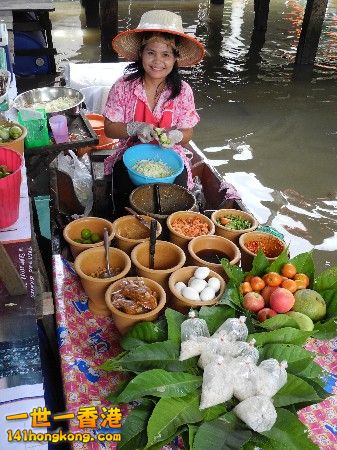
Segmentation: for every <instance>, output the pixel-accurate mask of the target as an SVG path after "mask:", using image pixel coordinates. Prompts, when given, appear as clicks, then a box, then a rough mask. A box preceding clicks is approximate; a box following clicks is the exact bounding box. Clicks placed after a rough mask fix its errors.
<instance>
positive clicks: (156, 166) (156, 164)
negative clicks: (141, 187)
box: [132, 159, 174, 178]
mask: <svg viewBox="0 0 337 450" xmlns="http://www.w3.org/2000/svg"><path fill="white" fill-rule="evenodd" d="M132 170H134V171H135V172H138V173H140V174H141V175H144V176H146V177H150V178H165V177H169V176H171V175H172V174H173V173H174V171H173V170H172V169H171V168H170V167H169V166H168V165H167V164H165V163H164V162H163V161H154V160H150V159H141V160H140V161H137V163H136V164H135V165H134V166H133V167H132Z"/></svg>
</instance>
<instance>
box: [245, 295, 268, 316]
mask: <svg viewBox="0 0 337 450" xmlns="http://www.w3.org/2000/svg"><path fill="white" fill-rule="evenodd" d="M242 305H243V307H244V308H245V309H247V310H248V311H252V312H257V311H260V309H262V308H263V307H264V300H263V297H262V295H261V294H259V293H258V292H247V294H245V295H244V297H243V303H242Z"/></svg>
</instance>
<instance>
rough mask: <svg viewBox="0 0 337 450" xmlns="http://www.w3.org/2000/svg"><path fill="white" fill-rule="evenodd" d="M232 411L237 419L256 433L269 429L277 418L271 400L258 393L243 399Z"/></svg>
mask: <svg viewBox="0 0 337 450" xmlns="http://www.w3.org/2000/svg"><path fill="white" fill-rule="evenodd" d="M233 411H234V413H235V414H236V415H237V416H238V417H239V419H241V420H242V421H243V422H245V423H246V424H247V425H248V426H249V427H250V428H251V429H252V430H254V431H257V432H258V433H263V432H264V431H269V430H270V429H271V428H272V427H273V425H274V423H275V422H276V419H277V414H276V410H275V408H274V405H273V404H272V402H271V400H270V399H269V398H268V397H263V396H260V395H257V396H254V397H249V398H247V399H246V400H243V402H241V403H239V404H238V405H237V406H236V407H235V408H234V409H233Z"/></svg>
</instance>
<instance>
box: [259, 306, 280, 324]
mask: <svg viewBox="0 0 337 450" xmlns="http://www.w3.org/2000/svg"><path fill="white" fill-rule="evenodd" d="M274 316H277V312H276V311H274V310H273V309H270V308H263V309H260V311H259V312H258V313H257V319H258V320H259V321H260V322H264V321H265V320H266V319H270V318H271V317H274Z"/></svg>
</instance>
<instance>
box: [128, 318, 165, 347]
mask: <svg viewBox="0 0 337 450" xmlns="http://www.w3.org/2000/svg"><path fill="white" fill-rule="evenodd" d="M125 338H134V339H139V340H141V341H143V342H147V343H151V342H158V341H163V340H165V339H166V332H165V330H164V329H163V326H162V325H160V323H156V322H140V323H137V324H136V325H135V326H134V327H132V328H131V330H129V331H128V332H127V333H126V335H125V337H124V339H125Z"/></svg>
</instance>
